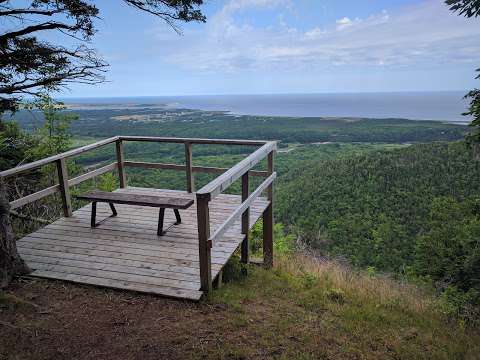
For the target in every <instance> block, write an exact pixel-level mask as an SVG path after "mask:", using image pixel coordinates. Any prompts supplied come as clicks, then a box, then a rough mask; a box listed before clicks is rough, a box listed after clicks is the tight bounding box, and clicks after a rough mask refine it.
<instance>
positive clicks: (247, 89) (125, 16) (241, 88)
mask: <svg viewBox="0 0 480 360" xmlns="http://www.w3.org/2000/svg"><path fill="white" fill-rule="evenodd" d="M96 4H97V6H98V8H99V9H100V12H101V13H100V16H101V19H100V20H98V21H97V23H96V25H97V28H98V33H97V34H96V35H95V37H94V38H93V40H92V44H91V46H93V47H94V48H95V49H97V51H98V53H99V54H101V55H102V56H103V58H104V59H105V60H106V61H107V62H108V63H109V64H110V67H109V70H108V72H107V74H106V76H107V80H108V82H106V83H103V84H98V85H95V86H86V85H73V86H71V88H70V90H69V91H65V92H63V93H62V94H61V95H62V96H64V97H97V96H101V97H113V96H166V95H172V96H179V95H209V94H275V93H338V92H384V91H432V90H433V91H437V90H441V91H444V90H445V91H449V90H466V89H469V88H473V87H475V86H477V87H478V86H479V85H478V84H477V83H478V80H474V77H475V69H476V68H478V67H480V57H479V56H478V54H480V19H478V18H477V19H467V18H464V17H461V16H458V15H456V14H454V13H452V12H450V11H449V9H448V7H447V6H446V5H445V4H444V3H443V1H441V0H342V1H339V0H206V4H205V5H204V6H203V7H202V10H203V12H204V13H205V15H206V16H207V22H206V23H205V24H202V23H188V24H180V26H181V28H182V35H178V34H177V33H176V32H175V31H174V30H173V29H172V28H171V27H169V26H168V25H166V24H165V23H163V22H162V21H161V20H160V19H158V18H155V17H153V16H151V15H148V14H144V13H141V12H139V11H137V10H135V9H133V8H130V7H128V6H127V5H124V4H122V3H121V2H117V1H115V2H113V1H110V0H100V1H98V2H96ZM59 36H60V35H59Z"/></svg>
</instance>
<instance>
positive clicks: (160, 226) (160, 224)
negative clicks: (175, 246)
mask: <svg viewBox="0 0 480 360" xmlns="http://www.w3.org/2000/svg"><path fill="white" fill-rule="evenodd" d="M164 217H165V208H160V210H159V212H158V230H157V235H158V236H162V235H163V218H164Z"/></svg>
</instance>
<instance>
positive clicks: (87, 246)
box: [18, 237, 228, 264]
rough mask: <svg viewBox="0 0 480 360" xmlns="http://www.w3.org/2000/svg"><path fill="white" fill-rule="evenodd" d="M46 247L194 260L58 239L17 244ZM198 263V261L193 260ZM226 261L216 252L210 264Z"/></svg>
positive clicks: (19, 244)
mask: <svg viewBox="0 0 480 360" xmlns="http://www.w3.org/2000/svg"><path fill="white" fill-rule="evenodd" d="M37 244H38V245H47V246H61V247H63V248H80V249H89V250H99V251H108V252H111V253H123V254H132V255H144V256H155V257H158V258H161V259H173V260H182V261H183V260H185V261H192V260H194V259H195V258H193V257H192V256H189V255H188V254H178V253H173V252H166V251H156V252H153V251H151V250H144V249H140V248H131V247H128V248H127V247H121V246H112V245H100V244H99V245H95V244H93V243H91V242H82V241H73V240H70V241H67V240H60V239H43V238H42V239H40V238H34V237H25V238H23V239H22V241H20V242H18V246H35V245H37ZM195 260H197V261H198V259H195ZM226 260H228V255H227V254H225V253H219V252H216V253H214V254H213V255H212V262H214V263H217V264H221V263H222V262H225V261H226Z"/></svg>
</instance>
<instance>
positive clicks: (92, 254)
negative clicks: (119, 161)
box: [18, 187, 268, 300]
mask: <svg viewBox="0 0 480 360" xmlns="http://www.w3.org/2000/svg"><path fill="white" fill-rule="evenodd" d="M117 192H118V193H127V194H128V193H129V194H133V195H139V196H140V195H155V196H165V197H178V198H182V199H190V200H194V199H195V196H194V194H191V193H187V192H183V191H175V190H163V189H146V188H130V187H129V188H125V189H119V190H117ZM240 203H241V198H240V196H236V195H225V194H221V195H219V196H217V197H216V198H215V199H214V200H213V201H211V203H210V221H211V229H212V232H213V231H215V229H216V228H218V227H219V226H221V224H222V223H223V222H224V221H225V220H226V219H227V218H228V216H229V215H230V214H231V213H232V212H233V211H234V210H235V209H236V208H237V207H238V206H239V205H240ZM267 206H268V201H266V200H265V199H264V198H259V199H257V201H255V203H254V204H253V205H252V207H251V211H250V225H251V226H253V224H255V222H256V221H257V220H258V219H259V218H260V217H261V215H262V213H263V211H264V210H265V209H266V207H267ZM90 211H91V205H90V204H88V205H86V206H84V207H82V208H81V209H79V210H77V211H75V212H74V213H73V217H70V218H61V219H59V220H57V221H55V222H54V223H52V224H50V225H47V226H46V227H44V228H42V229H40V230H38V231H37V232H35V233H32V234H29V235H28V236H25V237H24V238H22V239H20V240H19V241H18V249H19V252H20V254H21V255H22V257H23V258H24V259H25V261H26V262H27V264H28V265H29V266H30V267H31V268H32V269H35V271H34V272H33V273H32V275H33V276H38V277H44V278H51V279H59V280H66V281H72V282H77V283H83V284H90V285H97V286H103V287H110V288H116V289H125V290H133V291H139V292H147V293H152V294H158V295H163V296H168V297H176V298H184V299H190V300H199V299H200V297H201V295H202V292H201V291H200V290H199V289H200V276H199V258H198V235H197V223H196V221H197V219H196V205H195V204H194V205H193V206H191V207H190V208H188V209H186V210H181V216H182V223H181V224H180V225H178V226H174V227H172V228H171V229H170V230H169V231H168V232H167V234H166V235H164V236H162V237H158V236H157V235H156V228H157V217H158V209H156V208H151V207H142V206H130V205H117V211H118V216H117V217H109V215H110V209H109V207H108V204H105V203H99V204H98V208H97V216H98V219H103V218H105V220H104V221H103V222H102V223H101V224H100V225H99V226H98V227H97V228H94V229H92V228H90ZM174 220H175V217H174V215H173V211H168V210H167V211H166V213H165V224H169V223H170V222H173V221H174ZM242 239H243V236H242V234H241V225H240V221H238V222H235V224H234V225H233V226H232V229H230V230H229V231H228V232H227V233H225V234H224V236H222V238H221V239H219V241H218V242H215V243H214V244H213V248H212V278H215V276H216V275H217V274H218V273H219V271H220V270H221V269H222V267H223V266H224V265H225V264H226V262H227V261H228V259H229V258H230V257H231V255H232V254H233V253H234V252H235V250H236V249H237V248H238V246H239V244H240V243H241V241H242Z"/></svg>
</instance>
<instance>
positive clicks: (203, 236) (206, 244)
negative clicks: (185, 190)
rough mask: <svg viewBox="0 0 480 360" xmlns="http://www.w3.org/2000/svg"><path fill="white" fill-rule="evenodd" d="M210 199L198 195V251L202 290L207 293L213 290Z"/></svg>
mask: <svg viewBox="0 0 480 360" xmlns="http://www.w3.org/2000/svg"><path fill="white" fill-rule="evenodd" d="M209 200H210V199H209V198H208V197H204V196H200V195H199V194H197V223H198V251H199V261H200V285H201V286H200V289H201V290H202V291H205V292H210V291H211V290H212V263H211V248H212V242H211V241H210V240H209V238H210V214H209V209H208V202H209Z"/></svg>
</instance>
